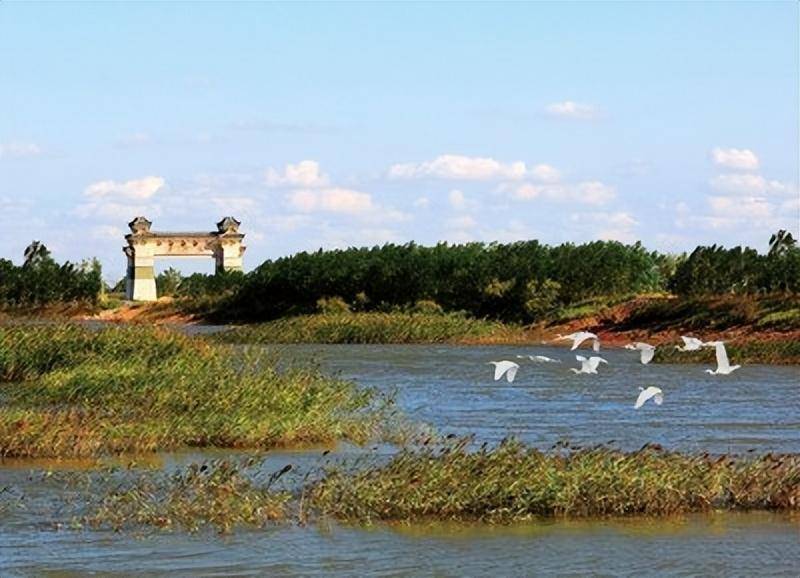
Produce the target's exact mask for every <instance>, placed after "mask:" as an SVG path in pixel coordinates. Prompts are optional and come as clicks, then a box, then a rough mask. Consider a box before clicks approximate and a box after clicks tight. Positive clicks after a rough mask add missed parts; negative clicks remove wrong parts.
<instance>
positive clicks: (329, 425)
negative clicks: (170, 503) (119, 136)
mask: <svg viewBox="0 0 800 578" xmlns="http://www.w3.org/2000/svg"><path fill="white" fill-rule="evenodd" d="M0 381H2V383H0V455H2V456H23V457H85V456H99V455H107V454H115V453H122V452H143V451H157V450H169V449H175V448H180V447H185V446H217V447H228V448H270V447H276V446H295V445H305V444H316V443H325V442H333V441H336V440H340V439H348V440H352V441H355V442H363V441H365V440H367V439H370V438H372V437H373V436H374V435H376V434H377V433H378V431H379V429H380V428H381V427H383V426H384V424H385V423H386V415H385V413H384V412H385V410H386V409H387V408H386V407H384V406H383V405H382V402H381V401H380V400H379V399H378V398H377V397H376V396H375V395H374V394H373V392H371V391H369V390H366V389H362V388H360V387H358V386H357V385H355V384H354V383H351V382H346V381H342V380H339V379H333V378H330V377H327V376H324V375H322V374H321V373H319V372H318V371H317V370H315V369H308V368H294V369H293V368H289V369H285V370H282V371H278V369H276V367H275V360H274V359H272V358H270V357H268V356H266V355H265V354H264V353H263V352H258V351H247V352H246V351H242V350H237V351H231V350H230V349H229V348H227V347H225V346H222V345H214V344H209V343H207V342H205V341H204V340H202V339H199V338H191V337H186V336H183V335H180V334H177V333H175V332H171V331H167V330H163V329H153V328H143V327H115V328H108V329H102V330H96V331H93V330H90V329H86V328H82V327H78V326H73V325H59V326H55V325H43V326H25V327H6V328H2V329H0Z"/></svg>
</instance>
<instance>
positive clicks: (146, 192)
mask: <svg viewBox="0 0 800 578" xmlns="http://www.w3.org/2000/svg"><path fill="white" fill-rule="evenodd" d="M163 186H164V179H163V178H161V177H152V176H150V177H144V178H141V179H134V180H130V181H124V182H117V181H99V182H96V183H92V184H91V185H89V186H88V187H86V189H85V190H84V191H83V194H84V195H85V196H87V197H90V198H93V199H102V198H105V197H114V198H117V199H134V200H144V199H149V198H150V197H152V196H153V195H155V194H156V193H157V192H158V191H159V190H161V188H162V187H163Z"/></svg>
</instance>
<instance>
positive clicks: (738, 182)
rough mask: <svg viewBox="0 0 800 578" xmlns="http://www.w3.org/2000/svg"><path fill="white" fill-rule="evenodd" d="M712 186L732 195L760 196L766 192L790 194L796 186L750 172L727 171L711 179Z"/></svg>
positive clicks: (716, 189)
mask: <svg viewBox="0 0 800 578" xmlns="http://www.w3.org/2000/svg"><path fill="white" fill-rule="evenodd" d="M710 185H711V188H712V189H714V190H715V191H718V192H721V193H728V194H732V195H746V196H747V195H749V196H754V195H755V196H758V195H766V194H790V193H793V192H796V188H795V187H793V186H792V185H790V184H789V183H783V182H781V181H776V180H768V179H765V178H764V177H763V176H761V175H755V174H750V173H726V174H722V175H717V176H716V177H714V178H713V179H711V181H710Z"/></svg>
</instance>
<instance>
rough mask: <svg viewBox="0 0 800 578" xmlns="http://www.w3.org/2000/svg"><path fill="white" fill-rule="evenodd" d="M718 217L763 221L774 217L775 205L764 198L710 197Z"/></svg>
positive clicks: (712, 209) (712, 210)
mask: <svg viewBox="0 0 800 578" xmlns="http://www.w3.org/2000/svg"><path fill="white" fill-rule="evenodd" d="M708 204H709V206H710V207H711V212H712V213H713V215H714V216H716V217H727V218H752V219H763V218H768V217H771V216H772V213H773V205H772V203H770V202H769V201H767V199H765V198H764V197H733V198H732V197H719V196H712V197H708Z"/></svg>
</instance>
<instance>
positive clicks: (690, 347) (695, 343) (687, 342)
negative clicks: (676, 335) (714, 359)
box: [675, 335, 706, 351]
mask: <svg viewBox="0 0 800 578" xmlns="http://www.w3.org/2000/svg"><path fill="white" fill-rule="evenodd" d="M681 339H683V347H681V346H680V345H676V346H675V349H677V350H678V351H698V350H700V348H701V347H703V346H704V345H706V344H705V343H703V342H702V341H700V340H699V339H697V337H686V336H685V335H681Z"/></svg>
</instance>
